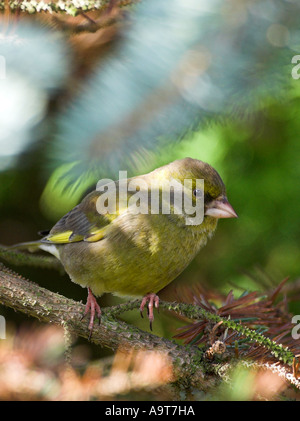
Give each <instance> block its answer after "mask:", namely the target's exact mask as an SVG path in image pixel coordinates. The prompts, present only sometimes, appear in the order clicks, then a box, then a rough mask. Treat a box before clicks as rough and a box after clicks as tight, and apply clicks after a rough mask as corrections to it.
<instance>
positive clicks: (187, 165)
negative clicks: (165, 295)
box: [22, 158, 237, 329]
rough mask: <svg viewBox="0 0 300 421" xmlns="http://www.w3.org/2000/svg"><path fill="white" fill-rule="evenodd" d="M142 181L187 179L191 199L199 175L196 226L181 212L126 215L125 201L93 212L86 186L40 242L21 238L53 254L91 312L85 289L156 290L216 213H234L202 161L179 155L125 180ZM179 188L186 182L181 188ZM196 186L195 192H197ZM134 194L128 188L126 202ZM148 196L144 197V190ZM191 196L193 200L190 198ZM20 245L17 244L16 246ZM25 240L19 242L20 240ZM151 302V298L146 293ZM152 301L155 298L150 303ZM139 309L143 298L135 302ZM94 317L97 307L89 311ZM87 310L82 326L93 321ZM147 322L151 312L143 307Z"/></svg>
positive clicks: (181, 265) (191, 252) (186, 258)
mask: <svg viewBox="0 0 300 421" xmlns="http://www.w3.org/2000/svg"><path fill="white" fill-rule="evenodd" d="M137 179H139V180H142V181H143V182H144V184H145V186H146V187H145V191H147V194H148V198H149V206H150V202H151V200H150V199H151V194H154V193H153V191H152V193H151V194H150V193H148V188H150V187H151V186H152V187H153V185H155V188H156V189H157V190H158V191H157V192H158V193H159V194H160V195H162V194H163V193H164V191H165V190H166V189H169V182H170V180H171V179H176V180H177V181H179V182H180V183H181V184H182V185H183V184H184V180H186V179H191V180H192V185H190V187H188V188H189V189H190V191H185V192H186V193H188V194H190V195H191V196H192V200H193V203H196V200H197V197H196V195H193V193H195V190H193V189H194V188H195V184H196V180H197V179H204V191H203V192H201V193H202V194H203V196H204V215H205V216H204V219H203V222H202V223H201V224H199V225H187V224H186V214H184V213H183V214H176V212H174V207H172V205H171V210H173V212H171V213H170V214H163V213H162V212H161V208H160V212H159V214H151V213H150V212H149V213H147V214H133V213H132V212H131V211H130V208H128V206H127V204H128V202H126V203H125V204H124V203H123V202H122V205H121V202H120V200H121V198H120V197H119V200H118V201H117V204H118V205H119V208H118V209H117V212H116V213H111V212H110V213H109V212H102V213H99V209H98V208H97V203H98V200H99V199H103V198H104V196H102V195H103V194H104V193H101V192H100V191H94V192H92V193H90V194H89V195H87V196H86V197H85V198H84V199H83V201H82V202H81V203H80V204H79V205H77V206H76V207H75V208H74V209H72V210H71V211H70V212H69V213H68V214H67V215H65V216H64V217H63V218H61V219H60V220H59V221H58V222H57V224H56V225H55V226H54V227H53V228H52V229H51V231H50V233H49V234H48V235H47V236H46V237H44V238H43V239H42V240H41V241H40V242H36V243H28V246H30V247H34V246H37V247H39V248H41V249H43V250H46V251H49V252H50V253H52V254H54V255H55V256H56V257H58V258H59V259H60V260H61V262H62V264H63V266H64V267H65V270H66V272H67V273H68V274H69V276H70V277H71V279H72V281H74V282H76V283H78V284H80V285H81V286H83V287H88V288H89V298H88V303H87V310H86V312H87V311H88V309H89V308H90V309H91V314H94V313H95V310H93V308H95V307H94V306H95V305H96V306H97V303H95V301H94V303H93V306H92V307H91V301H92V300H95V299H94V297H93V296H92V294H91V291H92V292H93V293H94V294H95V295H97V296H100V295H101V294H103V293H105V292H110V293H113V294H117V295H121V296H145V295H147V294H152V296H153V295H154V294H153V293H156V292H158V291H159V290H161V289H162V288H163V287H165V286H166V285H168V284H169V283H170V282H172V281H173V280H174V279H175V278H176V277H177V276H178V275H179V274H180V273H181V272H182V271H183V270H184V269H185V267H186V266H187V265H188V264H189V263H190V262H191V260H192V259H193V258H194V257H195V255H196V254H197V253H198V252H199V250H200V249H201V248H202V247H204V246H205V244H206V242H207V239H208V238H210V237H211V236H212V234H213V233H214V231H215V229H216V226H217V220H218V218H229V217H236V216H237V215H236V214H235V212H234V210H233V208H232V207H231V206H230V205H229V203H228V201H227V198H226V192H225V186H224V183H223V181H222V179H221V177H220V176H219V174H218V173H217V172H216V171H215V170H214V169H213V168H212V167H211V166H210V165H208V164H206V163H204V162H202V161H198V160H196V159H191V158H185V159H182V160H178V161H174V162H172V163H170V164H168V165H165V166H163V167H161V168H158V169H156V170H154V171H152V172H151V173H149V174H145V175H142V176H138V177H134V178H132V179H129V180H127V181H126V183H127V185H128V183H130V182H132V181H137ZM185 189H186V187H185ZM198 191H199V190H198ZM135 193H136V192H131V193H129V200H130V197H132V195H134V194H135ZM149 194H150V196H149ZM198 200H199V199H198ZM22 246H24V245H22ZM25 246H26V243H25ZM151 299H152V305H153V302H154V301H153V300H154V298H153V297H152V298H151ZM156 305H158V302H156ZM141 308H143V304H142V306H141ZM97 312H98V315H100V308H99V306H98V309H97ZM93 317H94V316H93V315H92V316H91V322H90V328H91V329H92V326H93ZM149 318H150V321H151V320H153V311H152V310H151V312H150V317H149Z"/></svg>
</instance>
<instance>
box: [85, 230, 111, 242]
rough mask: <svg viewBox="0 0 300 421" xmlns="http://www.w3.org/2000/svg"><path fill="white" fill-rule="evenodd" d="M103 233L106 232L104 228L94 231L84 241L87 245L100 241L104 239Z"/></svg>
mask: <svg viewBox="0 0 300 421" xmlns="http://www.w3.org/2000/svg"><path fill="white" fill-rule="evenodd" d="M105 231H106V229H105V228H102V229H101V230H97V231H94V232H92V233H91V234H90V235H88V236H86V237H84V241H88V242H89V243H93V242H96V241H100V240H102V238H103V237H104V235H105Z"/></svg>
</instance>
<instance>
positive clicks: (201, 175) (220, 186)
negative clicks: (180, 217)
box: [165, 158, 237, 223]
mask: <svg viewBox="0 0 300 421" xmlns="http://www.w3.org/2000/svg"><path fill="white" fill-rule="evenodd" d="M165 170H166V173H167V174H169V176H170V177H174V178H175V179H177V180H179V181H180V182H181V183H182V184H184V180H187V179H188V180H192V183H191V184H190V187H189V189H190V190H191V191H190V192H187V193H189V194H190V195H191V196H192V198H193V199H192V200H193V203H194V204H195V203H196V201H197V200H200V198H201V199H204V218H205V220H208V219H209V220H211V218H213V219H215V222H216V220H217V219H220V218H237V214H236V212H235V210H234V209H233V207H232V206H231V205H230V203H229V201H228V199H227V196H226V189H225V185H224V183H223V181H222V179H221V177H220V175H219V174H218V173H217V171H216V170H215V169H214V168H213V167H212V166H211V165H209V164H207V163H205V162H202V161H199V160H197V159H192V158H184V159H180V160H177V161H174V162H172V163H170V164H169V165H167V166H166V167H165ZM196 180H204V189H203V184H202V186H201V187H200V188H197V185H196ZM211 222H212V223H213V221H211Z"/></svg>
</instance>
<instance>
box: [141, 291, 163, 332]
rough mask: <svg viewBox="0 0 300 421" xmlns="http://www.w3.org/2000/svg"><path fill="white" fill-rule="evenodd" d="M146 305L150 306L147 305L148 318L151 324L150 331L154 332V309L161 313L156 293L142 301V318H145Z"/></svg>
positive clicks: (148, 295)
mask: <svg viewBox="0 0 300 421" xmlns="http://www.w3.org/2000/svg"><path fill="white" fill-rule="evenodd" d="M146 304H148V305H147V316H148V319H149V323H150V330H152V323H153V320H154V314H153V308H154V307H155V308H156V309H157V311H159V297H158V296H157V295H156V294H154V293H151V294H147V295H145V297H144V298H143V299H142V302H141V306H140V314H141V317H144V316H143V310H144V307H145V305H146Z"/></svg>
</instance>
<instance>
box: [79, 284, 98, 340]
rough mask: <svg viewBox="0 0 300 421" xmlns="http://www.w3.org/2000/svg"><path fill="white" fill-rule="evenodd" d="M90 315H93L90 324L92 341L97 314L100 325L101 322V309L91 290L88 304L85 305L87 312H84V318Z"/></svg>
mask: <svg viewBox="0 0 300 421" xmlns="http://www.w3.org/2000/svg"><path fill="white" fill-rule="evenodd" d="M88 313H90V314H91V317H90V322H89V329H90V334H89V339H90V338H91V336H92V332H93V328H94V320H95V314H96V313H97V317H98V319H99V324H100V322H101V308H100V306H99V304H98V303H97V300H96V298H95V297H94V296H93V293H92V291H91V289H90V288H88V297H87V302H86V305H85V310H84V314H83V316H82V318H84V317H85V316H86V315H87V314H88Z"/></svg>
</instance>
